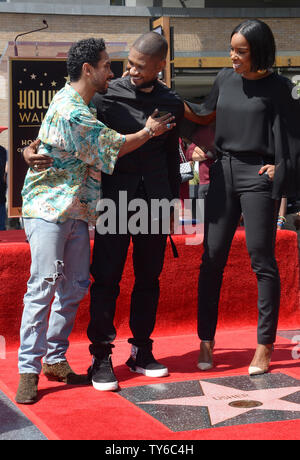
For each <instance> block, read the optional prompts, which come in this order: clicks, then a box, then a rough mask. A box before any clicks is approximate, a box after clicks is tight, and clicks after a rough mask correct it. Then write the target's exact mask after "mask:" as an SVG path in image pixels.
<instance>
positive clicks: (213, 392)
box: [138, 380, 300, 425]
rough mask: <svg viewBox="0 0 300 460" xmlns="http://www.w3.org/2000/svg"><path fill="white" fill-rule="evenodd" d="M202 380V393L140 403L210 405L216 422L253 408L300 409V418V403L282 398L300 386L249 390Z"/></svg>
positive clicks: (212, 421) (212, 419) (213, 421)
mask: <svg viewBox="0 0 300 460" xmlns="http://www.w3.org/2000/svg"><path fill="white" fill-rule="evenodd" d="M199 383H200V385H201V388H202V391H203V393H204V395H202V396H187V397H183V398H173V399H163V400H156V401H145V402H139V403H138V404H154V405H167V406H198V407H207V409H208V411H209V415H210V419H211V424H212V425H216V424H218V423H221V422H224V421H226V420H229V419H232V418H234V417H237V416H238V415H241V414H245V413H246V412H249V411H251V410H253V409H258V410H275V411H292V412H299V418H300V404H297V403H293V402H289V401H285V400H283V399H281V398H284V397H285V396H288V395H291V394H293V393H296V392H300V387H299V386H298V387H293V386H291V387H284V388H267V389H262V390H250V391H245V390H237V389H235V388H230V387H228V386H223V385H216V384H215V383H210V382H207V381H201V380H200V381H199Z"/></svg>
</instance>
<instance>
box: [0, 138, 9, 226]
mask: <svg viewBox="0 0 300 460" xmlns="http://www.w3.org/2000/svg"><path fill="white" fill-rule="evenodd" d="M6 167H7V152H6V149H5V148H4V147H2V145H0V230H6V226H5V222H6V188H7V185H6Z"/></svg>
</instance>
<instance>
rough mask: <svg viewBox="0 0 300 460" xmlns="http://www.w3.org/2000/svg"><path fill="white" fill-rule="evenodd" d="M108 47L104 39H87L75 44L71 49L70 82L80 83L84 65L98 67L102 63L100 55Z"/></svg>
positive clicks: (68, 66)
mask: <svg viewBox="0 0 300 460" xmlns="http://www.w3.org/2000/svg"><path fill="white" fill-rule="evenodd" d="M105 49H106V45H105V41H104V40H103V38H98V39H97V38H87V39H83V40H80V41H78V42H77V43H74V44H73V45H72V46H71V48H70V49H69V53H68V59H67V70H68V74H69V76H70V81H78V80H79V79H80V77H81V72H82V65H83V64H84V63H85V62H87V63H88V64H90V65H92V66H93V67H96V65H97V63H98V62H99V61H100V59H101V56H100V53H101V52H102V51H105Z"/></svg>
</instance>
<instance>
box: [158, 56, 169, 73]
mask: <svg viewBox="0 0 300 460" xmlns="http://www.w3.org/2000/svg"><path fill="white" fill-rule="evenodd" d="M166 64H167V61H166V59H163V60H162V61H160V62H159V71H158V72H161V71H162V70H164V68H165V67H166Z"/></svg>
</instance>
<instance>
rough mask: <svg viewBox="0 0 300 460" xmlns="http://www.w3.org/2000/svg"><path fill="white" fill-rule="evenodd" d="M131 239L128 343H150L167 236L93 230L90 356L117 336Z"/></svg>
mask: <svg viewBox="0 0 300 460" xmlns="http://www.w3.org/2000/svg"><path fill="white" fill-rule="evenodd" d="M141 195H142V194H141V193H140V194H139V196H141ZM131 239H132V243H133V256H132V257H133V268H134V276H135V282H134V287H133V291H132V294H131V303H130V321H129V325H130V329H131V332H132V336H133V337H132V338H131V339H130V340H129V342H130V343H133V344H135V345H137V346H143V345H148V344H149V343H151V342H152V340H151V339H150V336H151V334H152V332H153V329H154V326H155V320H156V311H157V305H158V300H159V292H160V290H159V276H160V274H161V271H162V268H163V263H164V255H165V248H166V239H167V235H164V234H153V235H152V234H151V233H149V234H137V235H130V234H116V235H113V234H106V235H101V234H99V233H98V232H97V231H96V233H95V241H94V251H93V260H92V266H91V274H92V276H93V278H94V282H93V284H92V286H91V303H90V323H89V326H88V338H89V340H90V341H91V343H92V344H91V346H90V351H91V353H92V354H97V351H98V350H101V348H103V346H106V345H109V344H111V343H112V342H113V341H114V339H115V337H116V329H115V326H114V317H115V311H116V301H117V298H118V295H119V293H120V286H119V284H120V281H121V278H122V274H123V270H124V266H125V262H126V259H127V253H128V247H129V244H130V240H131Z"/></svg>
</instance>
